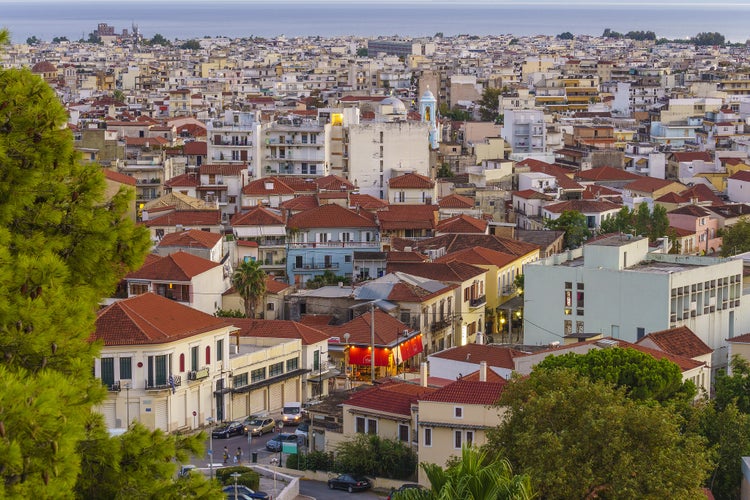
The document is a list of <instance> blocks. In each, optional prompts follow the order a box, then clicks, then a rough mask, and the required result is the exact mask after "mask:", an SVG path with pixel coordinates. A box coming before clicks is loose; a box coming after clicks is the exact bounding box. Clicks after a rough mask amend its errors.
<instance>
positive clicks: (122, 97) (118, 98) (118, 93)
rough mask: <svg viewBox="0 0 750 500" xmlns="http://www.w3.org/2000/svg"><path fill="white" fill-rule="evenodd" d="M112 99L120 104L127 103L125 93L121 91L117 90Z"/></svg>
mask: <svg viewBox="0 0 750 500" xmlns="http://www.w3.org/2000/svg"><path fill="white" fill-rule="evenodd" d="M112 99H114V100H116V101H118V102H122V103H124V102H125V92H123V91H122V90H120V89H115V90H114V91H113V92H112Z"/></svg>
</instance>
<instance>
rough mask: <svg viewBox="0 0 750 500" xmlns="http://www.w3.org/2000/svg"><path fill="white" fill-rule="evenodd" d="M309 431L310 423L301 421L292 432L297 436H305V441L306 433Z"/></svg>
mask: <svg viewBox="0 0 750 500" xmlns="http://www.w3.org/2000/svg"><path fill="white" fill-rule="evenodd" d="M309 431H310V424H308V423H305V422H302V423H301V424H299V425H298V426H297V428H296V429H295V430H294V433H295V434H296V435H298V436H302V437H304V438H305V442H307V439H308V437H309V436H308V434H309Z"/></svg>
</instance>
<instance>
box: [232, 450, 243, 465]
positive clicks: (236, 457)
mask: <svg viewBox="0 0 750 500" xmlns="http://www.w3.org/2000/svg"><path fill="white" fill-rule="evenodd" d="M234 460H235V463H238V464H239V463H242V448H240V447H239V446H238V447H237V453H235V454H234Z"/></svg>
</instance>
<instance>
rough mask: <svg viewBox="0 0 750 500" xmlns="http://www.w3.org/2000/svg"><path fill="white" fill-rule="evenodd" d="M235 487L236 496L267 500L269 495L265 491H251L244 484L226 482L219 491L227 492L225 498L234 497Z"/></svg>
mask: <svg viewBox="0 0 750 500" xmlns="http://www.w3.org/2000/svg"><path fill="white" fill-rule="evenodd" d="M235 489H236V490H237V497H238V498H251V499H253V500H268V499H269V498H270V497H269V496H268V493H266V492H265V491H253V490H251V489H250V488H248V487H247V486H245V485H242V484H238V485H234V484H228V485H226V486H224V487H223V488H222V489H221V491H223V492H224V493H226V494H227V498H234V493H235Z"/></svg>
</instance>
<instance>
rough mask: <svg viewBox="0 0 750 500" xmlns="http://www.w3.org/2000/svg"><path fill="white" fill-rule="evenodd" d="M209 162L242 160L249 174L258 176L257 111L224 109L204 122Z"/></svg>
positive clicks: (258, 126) (235, 161)
mask: <svg viewBox="0 0 750 500" xmlns="http://www.w3.org/2000/svg"><path fill="white" fill-rule="evenodd" d="M206 135H208V145H207V146H208V151H207V157H208V162H209V163H245V164H247V169H248V172H249V174H250V177H257V176H259V173H258V165H259V162H258V159H259V156H260V150H259V147H260V121H259V118H258V115H257V112H254V111H253V112H248V111H233V110H227V111H225V112H224V117H223V118H214V119H211V120H208V121H207V122H206Z"/></svg>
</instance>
